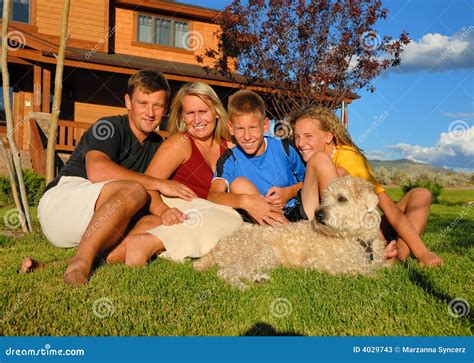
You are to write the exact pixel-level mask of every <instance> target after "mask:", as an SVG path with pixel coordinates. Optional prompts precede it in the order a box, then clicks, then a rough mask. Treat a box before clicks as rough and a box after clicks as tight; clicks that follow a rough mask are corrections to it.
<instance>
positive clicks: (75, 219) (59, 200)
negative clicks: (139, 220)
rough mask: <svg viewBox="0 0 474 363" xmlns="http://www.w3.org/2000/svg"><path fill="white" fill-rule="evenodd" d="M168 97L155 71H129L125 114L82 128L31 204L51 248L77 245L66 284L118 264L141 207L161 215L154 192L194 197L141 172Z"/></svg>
mask: <svg viewBox="0 0 474 363" xmlns="http://www.w3.org/2000/svg"><path fill="white" fill-rule="evenodd" d="M169 97H170V87H169V85H168V82H167V81H166V79H165V78H164V77H163V76H162V75H161V74H159V73H156V72H154V71H151V70H142V71H140V72H138V73H136V74H134V75H133V76H132V77H131V78H130V79H129V81H128V91H127V95H125V104H126V107H127V109H128V114H127V115H123V116H114V117H108V118H106V119H101V120H99V121H97V122H96V123H95V124H94V125H93V126H92V127H91V128H89V129H88V130H87V131H86V133H85V134H84V135H83V137H82V138H81V140H80V142H79V144H78V145H77V147H76V149H75V150H74V152H73V154H72V155H71V158H70V159H69V161H68V163H67V164H66V166H65V167H64V168H63V169H62V170H61V172H60V173H59V175H58V176H57V177H56V179H54V180H53V181H52V182H51V183H50V184H49V185H48V186H47V187H46V191H45V194H44V195H43V197H42V198H41V200H40V204H39V207H38V217H39V220H40V224H41V228H42V230H43V232H44V234H45V236H46V237H47V238H48V240H49V241H50V242H51V243H52V244H53V245H55V246H57V247H66V248H67V247H78V249H77V252H76V254H75V255H74V257H73V258H72V259H71V260H70V261H69V265H68V267H67V269H66V272H65V273H64V281H65V282H66V283H68V284H72V285H80V284H85V283H87V280H88V277H89V275H90V273H91V270H92V267H93V264H94V261H95V260H96V258H97V257H98V256H107V260H108V261H109V262H119V261H123V260H124V257H125V247H124V246H123V244H122V243H121V241H122V239H123V236H124V234H125V233H126V232H127V228H128V227H129V224H130V221H131V220H132V218H133V217H134V216H135V215H136V214H137V213H138V212H139V211H140V210H141V209H142V208H143V207H145V205H146V204H147V202H150V206H149V209H150V212H151V213H153V214H155V215H157V216H159V215H161V214H162V213H163V212H164V211H167V212H169V208H168V207H167V206H166V205H165V204H164V203H163V202H162V201H161V198H160V196H159V193H162V194H163V195H166V196H171V197H179V198H183V199H187V200H189V199H191V198H193V197H195V194H194V192H192V191H191V190H190V189H189V188H188V187H186V186H184V185H182V184H180V183H177V182H174V181H168V180H160V179H157V178H153V177H150V176H146V175H144V174H142V173H143V172H144V171H145V170H146V168H147V166H148V164H149V163H150V161H151V159H152V158H153V156H154V154H155V152H156V150H157V149H158V147H159V146H160V144H161V142H162V141H163V140H162V138H161V137H160V136H159V135H158V134H156V133H155V132H153V131H154V130H155V129H156V128H157V127H158V125H159V124H160V121H161V118H162V117H163V115H164V114H165V112H166V107H167V103H168V101H169ZM158 192H159V193H158ZM172 213H177V214H178V215H179V214H180V213H181V212H179V211H177V210H175V211H172ZM180 219H181V220H182V219H183V216H182V215H180ZM35 267H41V266H39V264H38V263H37V262H36V261H33V260H32V259H30V258H27V259H25V260H24V261H23V265H22V271H24V272H27V271H28V270H29V268H31V269H34V268H35Z"/></svg>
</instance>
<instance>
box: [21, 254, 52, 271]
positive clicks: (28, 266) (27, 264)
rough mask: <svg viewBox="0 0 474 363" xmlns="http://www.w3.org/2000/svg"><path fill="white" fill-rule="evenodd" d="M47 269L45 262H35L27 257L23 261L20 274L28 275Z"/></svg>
mask: <svg viewBox="0 0 474 363" xmlns="http://www.w3.org/2000/svg"><path fill="white" fill-rule="evenodd" d="M45 267H46V264H44V263H43V262H40V261H36V260H33V259H32V258H31V257H25V258H24V259H23V261H21V267H20V269H19V270H18V273H20V274H27V273H30V272H33V271H35V270H39V269H42V268H45Z"/></svg>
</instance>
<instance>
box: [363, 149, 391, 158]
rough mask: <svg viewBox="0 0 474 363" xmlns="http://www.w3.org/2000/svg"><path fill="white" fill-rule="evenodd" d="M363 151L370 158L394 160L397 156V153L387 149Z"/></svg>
mask: <svg viewBox="0 0 474 363" xmlns="http://www.w3.org/2000/svg"><path fill="white" fill-rule="evenodd" d="M363 152H364V155H365V157H366V158H367V159H369V160H393V159H396V158H397V155H396V154H395V153H393V152H387V151H386V150H385V151H384V150H363Z"/></svg>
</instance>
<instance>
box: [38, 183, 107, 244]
mask: <svg viewBox="0 0 474 363" xmlns="http://www.w3.org/2000/svg"><path fill="white" fill-rule="evenodd" d="M106 183H108V182H100V183H92V182H91V181H90V180H87V179H84V178H80V177H75V176H63V177H62V178H61V179H60V180H59V183H58V185H56V186H55V187H53V188H51V189H49V190H48V191H47V192H46V193H45V194H44V195H43V197H42V198H41V200H40V203H39V206H38V219H39V221H40V224H41V229H42V230H43V233H44V235H45V236H46V238H47V239H48V240H49V242H51V243H52V244H53V245H55V246H56V247H62V248H70V247H77V246H78V245H79V242H80V241H81V239H82V236H83V235H84V233H85V231H86V228H87V226H88V225H89V223H90V221H91V219H92V216H93V215H94V209H95V204H96V202H97V199H98V198H99V195H100V192H101V191H102V188H103V186H104V185H105V184H106Z"/></svg>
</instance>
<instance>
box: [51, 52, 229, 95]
mask: <svg viewBox="0 0 474 363" xmlns="http://www.w3.org/2000/svg"><path fill="white" fill-rule="evenodd" d="M43 55H45V56H48V57H54V53H53V52H43ZM65 58H66V59H70V60H77V61H82V62H85V63H96V64H101V65H108V66H115V67H122V68H129V69H145V68H148V69H150V68H151V69H155V70H157V71H160V72H162V73H166V74H174V75H177V76H183V77H192V78H197V79H203V80H215V81H220V82H227V83H229V85H228V86H229V87H234V86H235V84H234V83H233V82H232V81H231V80H230V79H229V78H226V77H224V76H222V75H221V74H219V73H218V72H211V73H207V72H206V71H204V69H203V68H202V66H200V65H198V64H188V63H181V62H174V61H167V60H162V59H155V58H145V57H139V56H132V55H128V54H127V55H126V54H117V53H115V54H107V53H104V52H95V53H93V54H91V52H90V51H85V50H84V49H77V48H70V47H68V52H67V53H66V56H65Z"/></svg>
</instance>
